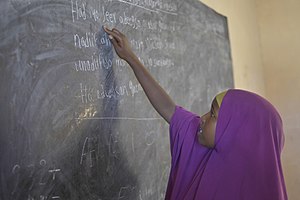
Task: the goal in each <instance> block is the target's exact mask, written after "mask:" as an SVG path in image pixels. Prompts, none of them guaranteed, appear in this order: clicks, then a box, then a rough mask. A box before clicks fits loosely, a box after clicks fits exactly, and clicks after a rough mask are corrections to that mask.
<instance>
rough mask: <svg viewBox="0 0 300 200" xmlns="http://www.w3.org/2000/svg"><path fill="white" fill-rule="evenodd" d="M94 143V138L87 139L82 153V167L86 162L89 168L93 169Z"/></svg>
mask: <svg viewBox="0 0 300 200" xmlns="http://www.w3.org/2000/svg"><path fill="white" fill-rule="evenodd" d="M92 142H93V139H92V138H89V137H86V138H85V140H84V143H83V147H82V151H81V157H80V165H82V164H83V161H84V160H86V161H87V164H88V166H89V167H93V154H95V149H94V146H93V143H92Z"/></svg>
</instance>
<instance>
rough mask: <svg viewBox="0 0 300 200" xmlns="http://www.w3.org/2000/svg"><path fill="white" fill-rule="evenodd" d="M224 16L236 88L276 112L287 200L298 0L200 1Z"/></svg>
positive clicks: (294, 130)
mask: <svg viewBox="0 0 300 200" xmlns="http://www.w3.org/2000/svg"><path fill="white" fill-rule="evenodd" d="M202 2H203V3H205V4H207V5H208V6H210V7H211V8H213V9H215V10H216V11H218V12H220V13H221V14H223V15H225V16H227V17H228V23H229V34H230V40H231V51H232V59H233V69H234V81H235V86H236V88H244V89H248V90H252V91H254V92H257V93H260V94H262V95H263V96H265V97H266V98H267V99H268V100H269V101H271V102H272V103H273V104H274V105H275V107H276V108H277V109H278V111H279V112H280V114H281V116H282V119H283V123H284V131H285V138H286V140H285V147H284V150H283V155H282V163H283V170H284V175H285V181H286V186H287V190H288V196H289V199H299V196H300V190H299V188H300V156H299V155H300V134H299V133H300V106H299V100H300V26H299V25H300V24H299V22H300V12H299V10H300V1H299V0H256V1H253V0H243V1H238V0H227V1H216V0H202Z"/></svg>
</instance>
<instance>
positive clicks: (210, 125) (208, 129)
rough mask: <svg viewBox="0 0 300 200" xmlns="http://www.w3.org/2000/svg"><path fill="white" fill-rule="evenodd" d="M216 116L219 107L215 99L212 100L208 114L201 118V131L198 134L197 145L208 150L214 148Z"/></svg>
mask: <svg viewBox="0 0 300 200" xmlns="http://www.w3.org/2000/svg"><path fill="white" fill-rule="evenodd" d="M218 114H219V106H218V103H217V101H216V99H214V100H213V102H212V105H211V109H210V112H208V113H206V114H205V115H203V116H202V117H201V125H200V127H201V129H200V131H199V132H198V141H199V143H200V144H202V145H203V146H206V147H208V148H213V147H214V146H215V133H216V125H217V119H218Z"/></svg>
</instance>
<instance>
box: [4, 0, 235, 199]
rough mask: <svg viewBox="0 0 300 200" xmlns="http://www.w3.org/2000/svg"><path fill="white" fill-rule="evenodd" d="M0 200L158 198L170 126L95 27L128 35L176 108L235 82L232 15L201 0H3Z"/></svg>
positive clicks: (199, 109) (202, 106)
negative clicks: (229, 23)
mask: <svg viewBox="0 0 300 200" xmlns="http://www.w3.org/2000/svg"><path fill="white" fill-rule="evenodd" d="M0 11H1V12H0V15H1V17H0V22H1V23H0V30H1V36H0V37H1V40H0V63H1V73H0V89H1V93H0V94H1V98H0V102H1V106H0V109H1V110H0V111H1V112H0V119H1V121H0V123H1V124H0V131H1V136H0V140H1V144H0V150H1V158H0V159H1V160H0V163H1V164H0V165H1V171H0V173H1V179H0V181H1V183H0V192H1V195H0V197H1V199H3V200H9V199H13V200H18V199H22V200H23V199H26V200H51V199H72V200H77V199H78V200H117V199H121V200H126V199H128V200H134V199H138V200H148V199H150V200H158V199H164V194H165V190H166V186H167V180H168V175H169V170H170V147H169V135H168V128H169V127H168V124H167V123H166V122H165V121H164V120H163V119H162V118H161V117H160V116H159V115H158V114H157V113H156V111H155V110H154V109H153V108H152V106H151V105H150V103H149V101H148V100H147V98H146V96H145V94H144V92H143V90H142V88H141V86H140V85H139V83H138V82H137V80H136V79H135V77H134V74H133V72H132V70H131V69H130V68H129V66H128V65H127V64H126V63H125V62H124V61H123V60H121V59H119V58H118V56H117V55H116V54H115V52H114V50H113V48H112V45H111V43H110V41H109V39H108V37H107V35H106V34H105V33H104V31H103V29H102V28H101V27H102V25H106V26H108V27H110V28H112V27H116V28H118V29H119V30H121V31H122V32H124V33H125V34H126V35H127V36H128V38H129V41H130V43H131V45H132V48H133V50H134V51H135V52H136V54H137V55H138V56H139V58H140V60H141V61H142V63H144V65H145V66H146V67H147V69H148V70H149V71H150V72H151V74H152V75H153V76H154V77H155V79H157V81H158V82H159V83H160V84H161V85H162V87H163V88H164V89H165V90H166V91H167V92H168V93H169V94H170V96H171V97H172V98H173V100H174V101H175V102H176V104H178V105H181V106H184V107H185V108H187V109H189V110H191V111H193V112H195V113H199V114H203V113H204V112H206V111H207V110H208V109H209V107H210V103H211V100H212V98H213V96H214V95H215V94H216V93H217V92H220V91H222V90H224V89H227V88H231V87H233V77H232V66H231V56H230V45H229V38H228V30H227V20H226V18H225V17H224V16H221V15H219V14H218V13H216V12H215V11H213V10H211V9H210V8H208V7H206V6H205V5H203V4H202V3H200V2H199V1H197V0H186V1H179V0H10V1H8V0H2V1H1V2H0Z"/></svg>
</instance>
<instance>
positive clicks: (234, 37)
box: [201, 0, 265, 96]
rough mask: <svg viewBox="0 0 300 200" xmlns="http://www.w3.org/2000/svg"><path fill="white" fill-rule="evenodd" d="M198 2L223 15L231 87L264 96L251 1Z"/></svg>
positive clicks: (260, 60)
mask: <svg viewBox="0 0 300 200" xmlns="http://www.w3.org/2000/svg"><path fill="white" fill-rule="evenodd" d="M201 2H203V3H205V4H206V5H208V6H209V7H211V8H213V9H215V10H216V11H217V12H219V13H221V14H223V15H225V16H227V19H228V26H229V37H230V43H231V55H232V62H233V74H234V82H235V87H236V88H242V89H247V90H250V91H253V92H256V93H258V94H261V95H263V96H265V81H264V73H263V65H262V57H261V52H260V37H259V31H258V23H257V19H256V16H257V15H256V4H255V1H253V0H243V1H240V0H226V1H216V0H202V1H201Z"/></svg>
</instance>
